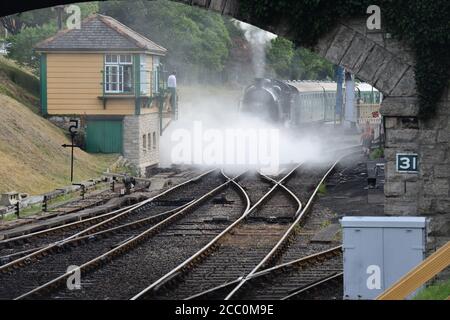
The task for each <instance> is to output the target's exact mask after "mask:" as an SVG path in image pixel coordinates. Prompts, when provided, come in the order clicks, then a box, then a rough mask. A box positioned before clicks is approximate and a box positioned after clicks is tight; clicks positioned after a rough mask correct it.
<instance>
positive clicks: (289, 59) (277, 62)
mask: <svg viewBox="0 0 450 320" xmlns="http://www.w3.org/2000/svg"><path fill="white" fill-rule="evenodd" d="M267 61H268V64H269V66H270V67H272V69H273V70H274V71H275V74H276V75H277V77H279V78H282V79H291V80H331V79H333V75H334V70H333V64H331V63H330V62H328V61H327V60H325V59H323V58H321V57H319V56H318V55H317V54H315V53H313V52H311V51H310V50H308V49H306V48H301V47H299V48H296V49H295V48H294V43H293V42H292V41H290V40H287V39H286V38H283V37H277V38H275V39H273V40H272V41H271V43H270V46H269V47H268V48H267Z"/></svg>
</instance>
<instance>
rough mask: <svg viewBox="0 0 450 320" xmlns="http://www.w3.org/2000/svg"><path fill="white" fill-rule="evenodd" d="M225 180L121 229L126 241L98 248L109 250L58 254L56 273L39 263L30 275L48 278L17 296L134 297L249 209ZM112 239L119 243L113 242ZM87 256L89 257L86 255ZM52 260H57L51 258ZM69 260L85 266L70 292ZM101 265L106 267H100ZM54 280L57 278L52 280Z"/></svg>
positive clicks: (239, 193)
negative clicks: (153, 218) (162, 214)
mask: <svg viewBox="0 0 450 320" xmlns="http://www.w3.org/2000/svg"><path fill="white" fill-rule="evenodd" d="M224 180H225V182H223V183H221V184H220V185H219V186H217V187H215V188H214V189H213V190H211V191H208V192H204V193H203V195H202V196H201V197H200V198H198V199H196V200H192V201H191V202H189V203H187V204H184V205H183V207H182V208H179V209H178V210H177V212H175V213H173V214H171V215H168V217H167V218H165V219H164V220H162V221H160V222H158V223H156V224H153V225H151V226H147V227H146V228H145V227H142V229H136V230H134V233H133V235H132V236H131V237H130V235H129V234H128V232H129V230H128V229H127V230H125V229H124V230H121V231H123V232H120V234H121V235H122V238H121V239H122V241H121V242H117V240H118V239H116V238H114V237H108V238H107V241H106V243H107V246H103V245H102V246H98V247H99V248H100V247H101V248H103V249H105V248H106V249H108V250H104V251H103V253H102V252H100V251H95V252H94V250H93V249H92V248H90V247H88V249H87V250H79V249H80V248H81V247H79V248H77V250H73V251H74V252H76V253H75V254H72V255H70V257H71V259H72V258H73V257H78V258H80V257H81V258H82V259H84V261H85V262H84V263H80V262H83V261H81V260H63V259H62V258H61V257H59V258H58V259H56V260H57V261H56V263H57V264H58V265H59V266H60V267H61V268H60V269H59V270H58V271H57V272H54V273H52V272H48V271H47V272H46V271H45V270H39V272H35V271H36V270H35V267H34V268H31V269H30V273H31V274H32V273H34V274H35V275H36V274H38V275H43V274H45V276H46V278H45V279H43V280H44V281H41V282H40V283H41V284H40V285H36V283H33V284H32V285H30V286H28V287H27V289H28V291H27V292H22V294H21V295H20V296H15V297H16V298H40V299H46V298H52V299H53V298H54V299H61V298H62V299H70V298H75V299H110V298H112V299H123V298H129V296H128V294H130V293H129V292H130V290H131V291H132V292H133V293H134V292H137V291H139V286H142V285H143V283H146V280H147V277H152V276H153V277H155V278H157V277H159V276H161V275H162V274H163V273H164V272H167V270H169V269H170V268H171V266H172V265H171V263H172V264H174V265H176V264H178V263H180V262H181V261H183V260H184V259H185V258H186V257H187V256H189V255H190V254H192V253H194V252H195V251H197V250H198V247H199V246H203V245H204V243H205V242H208V241H209V238H211V237H213V236H214V235H215V234H217V233H219V232H220V231H221V230H222V229H223V228H225V227H226V226H227V225H228V224H229V223H230V221H232V220H233V219H236V218H237V217H239V216H240V215H241V214H242V212H243V211H245V210H246V208H247V202H248V201H247V200H246V198H245V196H244V193H243V192H242V191H241V189H239V188H237V187H236V186H235V187H234V188H233V187H232V186H234V179H233V178H229V177H226V176H224ZM230 186H231V187H230ZM136 231H137V232H136ZM115 234H117V233H115ZM85 238H86V239H85V240H86V242H87V243H90V241H89V239H90V237H88V236H87V237H85ZM113 238H114V241H112V240H111V239H113ZM92 243H95V241H94V242H92ZM64 245H65V246H69V245H70V242H69V243H68V242H65V243H64ZM112 246H113V247H112ZM88 252H89V253H88ZM87 254H88V255H89V257H88V258H86V255H87ZM54 257H56V255H55V256H54ZM170 259H171V260H170ZM49 261H50V263H51V262H52V260H49ZM74 261H75V262H77V263H74ZM69 263H70V264H74V265H78V266H80V271H81V274H82V281H83V286H82V289H81V290H75V291H69V290H68V289H66V288H65V280H66V279H67V278H68V277H69V276H70V275H71V274H72V272H65V270H64V268H67V266H68V265H69ZM99 266H102V268H98V267H99ZM63 267H64V268H63ZM53 269H55V268H53ZM124 269H125V270H124ZM20 275H22V276H25V275H24V273H23V272H21V273H19V274H18V275H17V276H20ZM17 276H16V277H15V278H16V279H17ZM29 277H30V278H31V276H29ZM49 278H52V279H51V280H48V279H49ZM11 280H12V279H11ZM47 280H48V281H47ZM45 281H46V282H45ZM19 283H20V282H19ZM42 283H43V284H42ZM24 288H25V287H24Z"/></svg>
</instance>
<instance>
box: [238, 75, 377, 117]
mask: <svg viewBox="0 0 450 320" xmlns="http://www.w3.org/2000/svg"><path fill="white" fill-rule="evenodd" d="M355 87H356V90H355V97H356V99H357V100H358V101H359V102H361V103H371V104H373V105H376V104H379V103H380V101H381V98H382V96H381V93H380V92H379V91H378V90H376V89H375V88H373V87H372V86H370V85H369V84H367V83H358V84H356V86H355ZM336 92H337V84H336V82H332V81H296V80H294V81H283V80H276V79H262V78H258V79H256V80H255V82H254V83H253V84H251V85H249V86H248V87H246V88H245V89H244V93H243V96H242V99H241V103H240V111H241V113H243V114H250V115H253V116H254V115H256V117H258V118H260V119H262V120H265V121H268V122H271V123H278V124H282V125H286V126H301V125H305V124H311V123H319V122H327V121H334V120H335V106H336Z"/></svg>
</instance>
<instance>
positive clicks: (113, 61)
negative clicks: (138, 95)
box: [104, 53, 134, 93]
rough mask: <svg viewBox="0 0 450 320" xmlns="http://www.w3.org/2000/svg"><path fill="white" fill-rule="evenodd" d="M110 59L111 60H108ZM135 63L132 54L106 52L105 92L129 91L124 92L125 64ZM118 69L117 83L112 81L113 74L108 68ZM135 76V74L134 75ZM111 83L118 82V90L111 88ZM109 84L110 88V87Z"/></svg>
mask: <svg viewBox="0 0 450 320" xmlns="http://www.w3.org/2000/svg"><path fill="white" fill-rule="evenodd" d="M108 60H109V61H108ZM132 64H133V56H132V54H109V53H108V54H105V72H104V90H105V93H128V92H124V90H123V88H124V66H125V65H132ZM108 69H109V70H112V69H116V71H117V83H116V82H111V80H112V79H111V78H112V74H113V73H111V72H107V70H108ZM132 76H133V77H134V75H132ZM111 84H117V86H116V90H112V89H111ZM108 86H109V88H108ZM130 93H131V92H130Z"/></svg>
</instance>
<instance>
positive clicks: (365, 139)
mask: <svg viewBox="0 0 450 320" xmlns="http://www.w3.org/2000/svg"><path fill="white" fill-rule="evenodd" d="M373 138H374V130H373V129H372V127H371V126H370V123H369V121H367V122H366V125H365V127H364V130H363V132H362V135H361V140H362V147H363V152H364V155H366V156H369V154H370V149H371V147H372V141H373Z"/></svg>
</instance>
